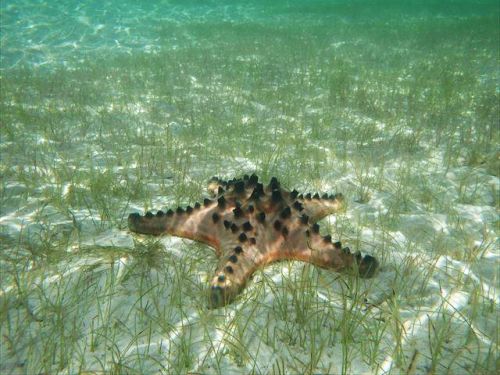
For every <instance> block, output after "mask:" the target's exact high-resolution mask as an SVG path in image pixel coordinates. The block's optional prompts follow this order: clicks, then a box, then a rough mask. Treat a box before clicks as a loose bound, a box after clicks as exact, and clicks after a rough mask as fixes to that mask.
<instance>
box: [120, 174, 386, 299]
mask: <svg viewBox="0 0 500 375" xmlns="http://www.w3.org/2000/svg"><path fill="white" fill-rule="evenodd" d="M208 190H209V192H210V193H211V194H212V199H208V198H206V199H205V200H204V201H203V205H200V204H195V209H193V208H191V207H190V206H188V207H187V208H186V209H185V210H184V209H182V208H180V207H179V208H177V210H176V211H175V212H174V211H172V210H168V211H167V213H166V214H164V213H163V211H157V213H156V215H153V214H152V213H151V212H148V213H147V214H146V215H144V216H141V215H139V214H137V213H133V214H130V216H129V218H128V223H129V228H130V230H132V231H133V232H137V233H144V234H153V235H162V234H171V235H174V236H179V237H185V238H189V239H192V240H196V241H200V242H203V243H206V244H208V245H209V246H211V247H213V248H214V249H215V252H216V255H217V257H218V258H219V264H218V266H217V268H216V271H215V275H214V277H213V279H212V280H211V282H210V284H211V290H210V306H211V307H219V306H223V305H225V304H227V303H229V302H231V301H232V300H233V299H234V298H235V297H236V296H237V295H238V293H239V292H240V291H241V290H242V289H243V288H244V286H245V284H246V282H247V280H248V278H249V277H250V276H251V274H252V273H253V272H254V271H255V270H256V269H257V268H258V267H260V266H263V265H266V264H268V263H270V262H273V261H277V260H281V259H295V260H301V261H305V262H310V263H313V264H315V265H317V266H320V267H323V268H328V269H332V270H335V271H341V270H344V269H348V268H351V267H353V266H354V267H358V268H359V273H360V275H361V276H363V277H371V276H373V275H374V273H375V270H376V268H377V265H378V263H377V261H376V260H375V259H374V258H373V257H370V256H365V257H364V258H360V255H357V254H352V253H351V252H350V251H349V249H348V248H342V246H341V245H340V243H332V242H331V236H330V235H326V236H321V235H320V228H319V225H318V224H317V221H318V220H320V219H322V218H323V217H325V216H326V215H329V214H332V213H335V212H338V211H339V210H341V209H342V208H343V207H344V199H343V197H342V195H341V194H337V195H334V196H328V195H323V196H322V197H320V196H319V195H314V197H312V196H311V195H310V194H307V195H306V196H305V197H304V196H302V195H299V194H298V192H297V191H296V190H293V191H292V192H288V191H286V190H285V189H283V188H282V187H281V184H280V183H279V181H278V179H276V178H273V179H271V182H270V183H269V185H267V186H266V187H264V185H262V184H261V183H259V182H258V178H257V176H255V175H252V176H247V177H246V178H243V179H233V180H231V181H224V180H221V179H219V178H213V179H211V180H210V181H209V188H208ZM291 208H293V209H291Z"/></svg>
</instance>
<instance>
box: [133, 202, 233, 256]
mask: <svg viewBox="0 0 500 375" xmlns="http://www.w3.org/2000/svg"><path fill="white" fill-rule="evenodd" d="M223 211H224V210H223V209H221V208H220V207H219V206H218V204H217V202H214V201H211V200H205V204H204V205H200V204H196V205H195V207H194V208H191V207H189V206H188V207H187V208H186V209H181V208H178V209H177V210H176V211H175V212H174V211H172V210H168V211H167V212H166V213H165V212H163V211H158V212H157V213H156V215H153V214H152V213H150V212H148V213H146V214H145V215H144V216H141V215H139V214H138V213H132V214H130V215H129V217H128V226H129V229H130V230H131V231H132V232H136V233H142V234H153V235H162V234H170V235H174V236H177V237H183V238H188V239H191V240H195V241H199V242H202V243H205V244H207V245H209V246H211V247H213V248H214V249H215V250H216V253H217V255H220V251H219V247H220V233H219V232H220V227H218V226H217V225H215V224H216V223H217V222H218V221H219V220H220V217H221V215H223Z"/></svg>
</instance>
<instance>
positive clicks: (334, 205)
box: [299, 194, 345, 223]
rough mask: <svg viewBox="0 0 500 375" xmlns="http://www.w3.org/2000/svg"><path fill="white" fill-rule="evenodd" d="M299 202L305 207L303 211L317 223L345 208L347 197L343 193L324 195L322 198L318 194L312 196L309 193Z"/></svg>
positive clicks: (311, 220)
mask: <svg viewBox="0 0 500 375" xmlns="http://www.w3.org/2000/svg"><path fill="white" fill-rule="evenodd" d="M299 202H300V203H301V204H302V206H303V208H304V210H303V213H305V214H306V215H307V216H309V220H310V222H311V223H315V222H317V221H319V220H321V219H323V218H324V217H326V216H328V215H331V214H334V213H337V212H339V211H342V210H344V209H345V199H344V196H343V195H342V194H335V195H330V196H326V195H324V196H323V197H321V198H320V197H319V196H318V195H315V196H313V197H311V195H310V194H308V195H306V196H305V197H302V199H300V200H299Z"/></svg>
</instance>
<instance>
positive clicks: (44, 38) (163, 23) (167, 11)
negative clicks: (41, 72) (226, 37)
mask: <svg viewBox="0 0 500 375" xmlns="http://www.w3.org/2000/svg"><path fill="white" fill-rule="evenodd" d="M496 11H498V7H497V4H496V2H495V1H489V0H468V1H466V0H462V1H458V0H457V1H454V0H446V1H436V0H422V1H416V0H402V1H391V0H355V1H341V0H331V1H328V0H312V1H305V0H304V1H293V0H279V1H268V0H253V1H240V0H235V1H228V0H221V1H216V0H198V1H195V0H187V1H177V0H162V1H127V0H125V1H84V2H82V1H76V0H74V1H71V0H65V1H42V0H40V1H36V0H26V1H21V0H18V1H13V0H3V1H2V2H1V4H0V12H1V47H2V53H1V60H0V65H1V69H2V70H4V71H5V70H8V69H12V68H15V67H19V66H20V65H23V66H33V67H40V66H44V67H45V68H48V69H50V68H54V67H57V66H66V67H68V68H71V67H72V66H73V64H74V63H75V62H78V61H84V60H86V59H97V58H103V57H104V58H105V57H106V56H116V55H119V54H133V53H135V52H138V51H141V52H147V53H152V54H154V53H155V52H158V51H159V50H160V49H178V48H185V47H187V46H189V45H196V44H197V43H198V42H199V41H198V40H197V35H196V34H194V35H193V34H192V33H191V32H190V30H189V28H187V27H186V28H183V29H181V30H179V29H173V28H172V27H171V26H172V25H176V26H189V25H190V24H199V23H207V24H210V25H211V26H212V27H213V28H214V30H216V29H217V27H218V23H233V24H238V23H240V24H241V23H245V22H257V23H262V24H274V25H279V24H280V23H281V24H283V23H287V22H293V23H294V24H295V25H296V26H297V27H298V28H300V26H301V24H303V23H319V24H320V23H323V22H329V23H331V27H332V28H335V27H336V24H338V23H349V22H352V27H353V28H356V27H357V25H359V27H363V22H375V21H376V20H378V21H380V20H386V21H395V20H398V19H399V20H404V19H405V18H408V17H410V18H413V17H418V18H425V17H429V18H430V17H441V18H446V17H470V16H473V15H488V14H491V12H496ZM358 22H361V23H359V24H358ZM208 32H210V30H208ZM204 42H206V41H204Z"/></svg>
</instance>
